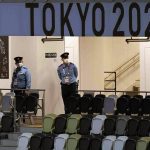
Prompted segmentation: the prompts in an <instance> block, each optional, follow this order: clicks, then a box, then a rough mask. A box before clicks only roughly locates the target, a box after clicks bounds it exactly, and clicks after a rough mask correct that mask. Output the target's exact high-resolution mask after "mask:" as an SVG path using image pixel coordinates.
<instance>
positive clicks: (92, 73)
mask: <svg viewBox="0 0 150 150" xmlns="http://www.w3.org/2000/svg"><path fill="white" fill-rule="evenodd" d="M99 39H100V40H99ZM103 47H104V43H103V39H102V38H96V37H80V70H81V71H80V89H81V90H103V89H104V56H103V55H104V51H103Z"/></svg>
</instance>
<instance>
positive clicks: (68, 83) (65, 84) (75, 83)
mask: <svg viewBox="0 0 150 150" xmlns="http://www.w3.org/2000/svg"><path fill="white" fill-rule="evenodd" d="M73 84H76V82H73V83H68V84H65V83H61V85H73Z"/></svg>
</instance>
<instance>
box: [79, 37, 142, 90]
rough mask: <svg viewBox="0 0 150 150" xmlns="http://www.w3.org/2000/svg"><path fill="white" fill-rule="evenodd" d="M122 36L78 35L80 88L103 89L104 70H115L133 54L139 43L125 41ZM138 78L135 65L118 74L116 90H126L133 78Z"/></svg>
mask: <svg viewBox="0 0 150 150" xmlns="http://www.w3.org/2000/svg"><path fill="white" fill-rule="evenodd" d="M125 39H126V38H124V37H80V70H81V72H80V76H81V77H80V82H81V84H80V86H81V89H87V90H90V89H93V90H103V88H104V71H115V70H116V69H117V68H118V67H120V66H121V65H122V64H124V63H125V62H126V61H128V60H129V59H130V58H132V57H133V56H135V55H136V54H137V53H138V52H139V49H140V46H139V43H130V44H127V43H126V42H125ZM137 79H140V72H139V68H138V67H137V66H134V67H133V68H131V69H130V70H129V71H127V72H126V73H125V74H124V75H123V76H120V77H119V79H118V81H117V89H118V90H127V89H128V87H130V86H131V85H132V84H133V83H134V82H135V80H137Z"/></svg>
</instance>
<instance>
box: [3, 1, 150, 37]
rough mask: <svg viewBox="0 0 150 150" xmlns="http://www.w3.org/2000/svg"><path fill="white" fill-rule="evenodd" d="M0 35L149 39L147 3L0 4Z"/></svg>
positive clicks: (149, 21)
mask: <svg viewBox="0 0 150 150" xmlns="http://www.w3.org/2000/svg"><path fill="white" fill-rule="evenodd" d="M0 35H47V36H55V35H61V36H64V35H69V36H70V35H71V36H88V35H89V36H147V37H149V36H150V2H148V1H125V2H123V1H114V2H104V1H102V2H100V1H99V2H82V3H58V2H57V3H50V2H49V3H0Z"/></svg>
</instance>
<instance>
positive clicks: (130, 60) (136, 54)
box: [115, 53, 139, 72]
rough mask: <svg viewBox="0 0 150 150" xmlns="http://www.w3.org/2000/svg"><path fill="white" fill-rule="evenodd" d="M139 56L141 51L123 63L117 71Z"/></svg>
mask: <svg viewBox="0 0 150 150" xmlns="http://www.w3.org/2000/svg"><path fill="white" fill-rule="evenodd" d="M137 56H139V53H137V54H136V55H135V56H133V57H132V58H130V59H129V60H128V61H126V62H125V63H124V64H122V65H121V66H120V67H118V68H117V69H116V70H115V72H117V71H118V70H120V68H122V67H123V66H125V65H126V64H128V63H129V62H130V61H132V60H134V58H136V57H137Z"/></svg>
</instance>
